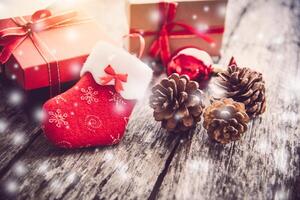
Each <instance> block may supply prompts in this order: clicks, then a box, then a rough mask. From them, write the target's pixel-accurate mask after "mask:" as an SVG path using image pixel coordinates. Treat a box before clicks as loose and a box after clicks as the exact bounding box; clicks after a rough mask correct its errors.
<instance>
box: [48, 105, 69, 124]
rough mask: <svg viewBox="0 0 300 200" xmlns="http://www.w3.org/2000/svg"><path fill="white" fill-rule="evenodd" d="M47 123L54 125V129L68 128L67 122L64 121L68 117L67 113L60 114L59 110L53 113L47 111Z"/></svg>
mask: <svg viewBox="0 0 300 200" xmlns="http://www.w3.org/2000/svg"><path fill="white" fill-rule="evenodd" d="M48 114H49V116H50V117H49V123H55V125H56V127H58V128H60V127H62V126H65V127H66V128H69V122H68V121H67V120H66V118H67V117H68V114H67V113H62V112H61V110H60V109H56V111H55V112H53V111H49V112H48Z"/></svg>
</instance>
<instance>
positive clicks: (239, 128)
mask: <svg viewBox="0 0 300 200" xmlns="http://www.w3.org/2000/svg"><path fill="white" fill-rule="evenodd" d="M248 122H249V117H248V115H247V114H246V110H245V106H244V104H242V103H238V102H235V101H233V100H232V99H227V98H224V99H221V100H217V101H214V102H213V103H212V104H211V105H210V106H209V107H207V108H206V109H205V111H204V124H203V126H204V128H205V129H207V133H208V135H209V136H210V138H212V139H214V140H216V141H217V142H220V143H222V144H227V143H229V142H230V141H235V140H238V139H240V137H241V136H242V134H243V133H244V132H245V131H246V130H247V123H248Z"/></svg>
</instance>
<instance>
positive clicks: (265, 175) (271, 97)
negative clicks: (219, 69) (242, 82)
mask: <svg viewBox="0 0 300 200" xmlns="http://www.w3.org/2000/svg"><path fill="white" fill-rule="evenodd" d="M248 2H250V4H246V5H247V6H249V8H247V9H246V10H245V11H244V12H242V13H241V14H242V16H241V17H240V18H239V23H238V26H237V27H235V28H234V30H233V31H234V32H233V34H231V36H230V37H228V41H227V44H226V45H225V47H226V48H225V49H224V56H223V57H222V59H221V62H222V63H226V62H228V60H229V58H230V56H231V55H235V56H236V59H237V61H238V63H240V64H241V65H242V66H248V67H252V68H254V69H257V70H259V71H261V72H263V73H264V78H265V80H266V87H267V98H268V99H267V101H268V108H267V112H266V113H265V114H264V115H263V116H262V117H261V118H258V119H256V120H254V121H253V122H252V123H251V125H250V129H249V130H248V131H247V133H246V134H245V136H244V137H243V138H242V140H241V141H238V142H235V143H232V144H230V145H226V146H222V145H219V144H215V143H214V142H212V141H210V140H209V139H208V137H207V134H206V131H205V130H203V128H202V127H201V126H199V128H198V130H196V131H195V133H194V134H193V135H190V138H189V139H187V140H183V141H182V143H180V145H179V147H178V149H176V153H175V156H174V158H173V160H172V162H171V164H170V166H169V169H168V172H167V175H166V177H165V178H164V181H163V183H162V186H161V188H160V191H159V193H158V199H299V198H300V187H299V186H300V185H299V168H300V161H299V149H300V142H299V141H300V130H299V120H300V116H299V109H300V104H299V102H300V95H299V94H300V93H299V92H300V87H299V84H298V82H299V81H300V71H299V67H300V60H299V56H300V45H299V38H300V37H299V31H300V28H299V27H300V26H299V25H300V18H299V9H300V3H299V1H278V0H276V1H266V0H260V1H248ZM235 3H236V1H234V2H233V1H232V2H231V4H230V5H229V10H230V8H231V6H235V5H233V4H235ZM229 12H230V11H229ZM236 17H237V18H238V16H236ZM229 23H230V22H229ZM228 27H230V26H228Z"/></svg>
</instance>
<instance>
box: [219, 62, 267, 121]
mask: <svg viewBox="0 0 300 200" xmlns="http://www.w3.org/2000/svg"><path fill="white" fill-rule="evenodd" d="M219 84H220V86H221V87H223V88H224V89H225V90H226V91H227V93H226V96H225V97H227V98H232V99H233V100H234V101H237V102H241V103H244V104H245V107H246V112H247V114H248V115H249V117H250V118H254V117H256V116H258V115H260V114H262V113H263V112H265V110H266V97H265V82H264V80H263V77H262V74H261V73H259V72H256V71H253V70H251V69H249V68H239V67H238V66H237V64H236V63H235V61H234V59H233V58H232V60H231V61H230V64H229V66H228V69H227V71H225V72H222V73H219Z"/></svg>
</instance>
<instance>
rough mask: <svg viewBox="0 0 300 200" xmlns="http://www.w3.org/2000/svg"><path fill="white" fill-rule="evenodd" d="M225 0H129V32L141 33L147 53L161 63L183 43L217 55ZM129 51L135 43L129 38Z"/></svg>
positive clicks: (137, 45)
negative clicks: (171, 0) (170, 0)
mask: <svg viewBox="0 0 300 200" xmlns="http://www.w3.org/2000/svg"><path fill="white" fill-rule="evenodd" d="M226 5H227V0H177V1H173V2H166V1H161V2H160V1H157V0H156V1H155V0H139V1H137V0H129V2H128V6H127V8H128V21H129V28H130V32H132V33H140V34H142V35H144V37H145V40H146V52H147V53H148V56H150V57H154V58H160V59H161V61H162V62H163V64H164V65H166V64H167V62H168V61H169V59H170V57H171V55H172V53H174V52H175V51H178V50H179V49H181V48H183V47H187V46H192V47H197V48H200V49H202V50H205V51H207V52H208V53H209V54H210V55H211V56H219V55H220V49H221V45H222V36H223V32H224V23H225V11H226ZM128 45H129V50H130V51H136V49H137V48H139V43H138V41H137V40H136V39H134V38H131V39H130V41H129V44H128Z"/></svg>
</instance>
